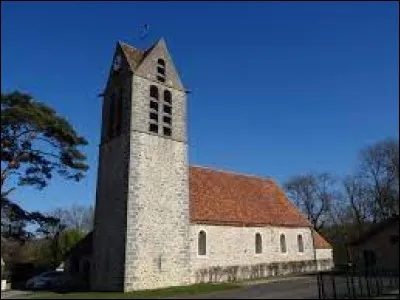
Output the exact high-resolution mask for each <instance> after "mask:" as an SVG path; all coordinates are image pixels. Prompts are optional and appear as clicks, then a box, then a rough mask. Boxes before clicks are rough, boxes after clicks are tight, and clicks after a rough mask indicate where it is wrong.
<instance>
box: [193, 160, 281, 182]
mask: <svg viewBox="0 0 400 300" xmlns="http://www.w3.org/2000/svg"><path fill="white" fill-rule="evenodd" d="M189 167H194V168H200V169H206V170H211V171H215V172H219V173H226V174H233V175H240V176H244V177H251V178H257V179H261V180H266V181H272V182H273V183H275V184H277V183H276V181H275V180H274V179H273V178H272V177H270V176H268V177H263V176H261V175H254V174H246V173H240V172H236V171H231V170H226V169H216V168H213V167H208V166H201V165H196V164H194V165H190V166H189Z"/></svg>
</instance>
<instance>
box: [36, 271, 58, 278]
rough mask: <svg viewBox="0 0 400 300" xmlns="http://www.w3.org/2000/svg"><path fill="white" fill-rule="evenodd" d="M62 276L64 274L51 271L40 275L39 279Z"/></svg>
mask: <svg viewBox="0 0 400 300" xmlns="http://www.w3.org/2000/svg"><path fill="white" fill-rule="evenodd" d="M60 275H62V272H57V271H50V272H45V273H43V274H40V275H39V277H56V276H60Z"/></svg>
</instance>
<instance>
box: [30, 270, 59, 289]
mask: <svg viewBox="0 0 400 300" xmlns="http://www.w3.org/2000/svg"><path fill="white" fill-rule="evenodd" d="M63 276H64V272H60V271H48V272H44V273H41V274H39V275H37V276H35V277H32V278H30V279H29V280H28V281H27V282H26V284H25V287H26V288H27V289H35V290H36V289H52V288H54V287H57V286H59V285H60V282H62V278H63Z"/></svg>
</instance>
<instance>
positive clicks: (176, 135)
mask: <svg viewBox="0 0 400 300" xmlns="http://www.w3.org/2000/svg"><path fill="white" fill-rule="evenodd" d="M132 84H133V95H132V99H133V101H132V121H131V122H132V123H131V140H130V165H129V196H128V203H127V238H126V254H125V255H126V260H125V285H124V290H125V291H131V290H138V289H151V288H160V287H167V286H173V285H183V284H187V283H189V278H190V274H189V266H190V260H189V236H188V234H189V195H188V188H189V187H188V157H187V144H186V142H185V141H186V129H185V127H186V124H185V117H186V102H185V94H184V93H183V92H182V91H178V90H170V91H171V93H172V108H173V109H172V124H173V129H172V137H168V138H165V137H163V136H162V135H161V134H159V135H157V134H155V133H149V131H148V124H149V119H148V116H149V87H150V84H154V83H153V82H150V81H149V80H147V79H145V78H142V77H137V76H133V83H132ZM159 89H160V91H162V89H163V87H162V86H159ZM136 99H141V100H139V101H137V100H136Z"/></svg>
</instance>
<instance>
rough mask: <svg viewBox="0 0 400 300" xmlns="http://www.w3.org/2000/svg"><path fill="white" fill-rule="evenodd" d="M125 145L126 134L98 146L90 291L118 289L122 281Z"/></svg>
mask: <svg viewBox="0 0 400 300" xmlns="http://www.w3.org/2000/svg"><path fill="white" fill-rule="evenodd" d="M128 146H129V139H128V137H127V136H126V135H121V136H120V137H116V138H114V139H113V140H111V141H110V142H109V143H107V144H104V145H102V146H100V153H101V155H100V160H99V175H98V185H97V199H96V208H95V221H94V229H93V259H92V264H91V276H90V278H91V287H92V289H94V290H101V291H119V290H122V287H123V284H124V272H123V270H124V258H125V252H124V251H125V228H126V193H127V170H128V168H127V156H128V155H129V153H128V151H129V147H128ZM111 174H112V175H111Z"/></svg>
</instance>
